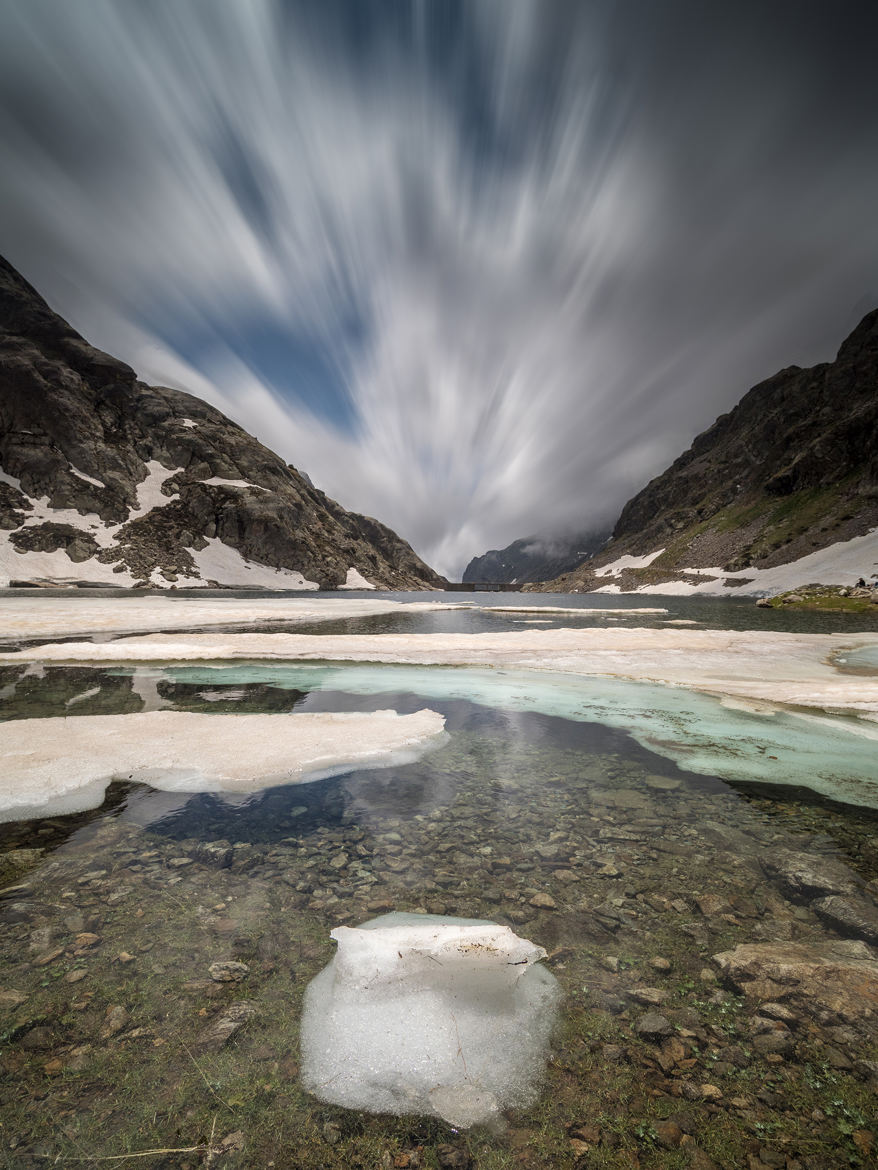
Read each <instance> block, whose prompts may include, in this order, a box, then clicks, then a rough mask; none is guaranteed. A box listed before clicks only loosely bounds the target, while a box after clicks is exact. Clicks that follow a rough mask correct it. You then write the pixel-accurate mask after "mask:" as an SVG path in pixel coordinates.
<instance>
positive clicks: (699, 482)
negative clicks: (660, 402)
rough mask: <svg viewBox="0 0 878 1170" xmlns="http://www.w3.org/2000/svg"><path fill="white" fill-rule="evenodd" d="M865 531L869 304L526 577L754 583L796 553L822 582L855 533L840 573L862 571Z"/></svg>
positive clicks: (877, 451) (877, 361) (877, 314)
mask: <svg viewBox="0 0 878 1170" xmlns="http://www.w3.org/2000/svg"><path fill="white" fill-rule="evenodd" d="M876 529H878V309H875V310H873V311H872V312H870V313H867V314H866V316H865V317H864V318H863V319H862V321H860V323H859V325H857V326H856V328H855V329H854V330H853V332H852V333H851V334H850V335H849V336H848V337H847V338H846V339H845V341H843V342H842V344H841V346H840V348H839V350H838V354H837V356H836V358H835V359H834V361H831V362H822V363H820V364H819V365H816V366H812V367H809V368H804V369H803V368H800V367H798V366H788V367H786V368H785V369H783V370H780V371H779V372H778V373H777V374H774V375H773V376H772V377H770V378H767V379H765V380H764V381H763V382H760V383H759V384H757V385H756V386H754V387H753V388H752V389H751V390H749V391H748V392H747V393H746V394H745V395H744V396H743V397H742V399H741V400H740V402H739V403H738V404H737V406H735V407H734V408H733V409H732V410H731V411H729V412H727V413H726V414H723V415H721V416H720V417H719V418H718V419H717V420H716V421H715V422H714V423H713V424H712V426H710V427H708V428H707V430H705V431H704V432H702V433H701V434H700V435H698V436H697V437H696V438H695V439H694V440H693V442H692V444H691V446H690V447H689V448H688V450H686V451H685V452H683V454H681V455H680V456H679V457H678V458H677V459H676V460H674V462H673V463H672V464H671V465H670V467H668V468H667V469H666V470H665V471H664V472H662V473H661V475H658V476H656V477H655V478H654V479H652V480H651V481H650V482H649V483H648V484H647V485H646V486H645V487H644V488H643V489H642V490H641V491H640V492H638V493H637V494H636V495H635V496H633V497H632V499H630V500H629V501H628V503H627V504H626V505H625V507H624V508H623V509H622V512H621V514H620V516H619V519H618V521H617V522H616V525H615V527H614V529H613V537H612V540H611V541H610V542H609V543H608V545H607V546H606V548H604V549H602V550H601V551H600V552H599V553H598V554H596V555H595V556H593V557H592V558H591V559H590V560H589V561H587V562H585V564H583V565H581V566H580V567H579V568H577V569H574V570H572V571H571V572H568V573H565V574H562V575H560V576H559V577H557V578H555V579H553V580H551V581H546V582H543V583H541V584H540V585H537V586H531V587H530V588H534V589H539V590H545V591H549V590H551V591H553V592H554V591H567V590H576V591H586V590H591V589H602V590H604V591H607V590H623V591H634V590H643V589H647V590H650V591H655V592H659V591H660V588H659V587H660V586H663V585H664V586H666V587H668V590H667V591H670V592H685V591H687V587H688V589H689V590H694V589H698V590H699V591H701V592H724V591H728V590H744V591H746V590H747V588H748V587H749V586H752V587H753V588H754V590H756V591H758V590H760V588H761V587H762V586H763V585H764V586H766V587H767V588H769V589H771V588H774V582H775V579H777V580H779V579H780V576H781V574H780V573H779V570H780V569H781V568H782V567H783V566H789V567H790V569H791V570H792V568H793V566H794V565H795V564H796V563H797V562H799V563H800V565H801V571H802V572H804V573H806V574H807V572H808V571H813V572H818V571H819V572H821V573H823V577H815V578H813V579H814V580H825V579H826V574H827V573H831V572H832V571H833V568H832V565H833V563H838V564H840V563H841V562H840V561H839V560H838V557H836V559H835V562H833V559H832V556H831V555H830V550H831V549H832V547H833V546H836V545H839V546H841V545H845V544H851V542H857V541H858V542H859V543H857V544H853V545H851V553H852V555H855V556H856V555H861V556H862V562H863V563H862V567H861V569H860V570H859V571H857V570H854V569H850V570H848V569H844V570H842V569H838V570H837V571H838V572H842V573H844V574H846V575H848V576H850V575H851V574H853V575H854V576H860V575H863V576H868V575H870V572H873V571H874V570H875V568H876V567H878V566H876V565H875V563H874V562H875V561H876V560H878V542H876V549H875V550H874V553H872V552H870V551H869V549H870V548H871V543H870V542H871V537H870V540H869V541H866V542H865V543H864V542H863V540H862V538H866V537H869V534H871V533H873V532H875V531H876ZM867 546H868V547H867ZM819 553H826V554H827V555H825V556H823V557H818V556H817V554H819ZM839 555H840V554H839ZM619 562H621V563H619ZM638 562H639V563H638ZM821 565H822V566H824V567H819V568H818V566H821ZM772 571H774V572H773V576H772V575H771V573H772ZM793 575H795V574H793ZM805 580H809V578H808V577H807V576H806V577H805ZM798 583H805V582H804V581H801V582H800V581H797V580H791V581H790V585H795V584H798ZM826 583H844V582H835V581H831V580H830V581H826Z"/></svg>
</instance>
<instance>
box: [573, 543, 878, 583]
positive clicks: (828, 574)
mask: <svg viewBox="0 0 878 1170" xmlns="http://www.w3.org/2000/svg"><path fill="white" fill-rule="evenodd" d="M664 551H665V550H664V549H663V548H660V549H656V551H655V552H653V553H649V554H648V556H645V557H620V558H619V559H618V560H617V561H614V562H613V563H612V564H610V565H604V567H603V568H602V569H597V570H596V576H598V577H608V576H613V575H614V574H615V573H617V572H620V571H621V570H622V569H626V568H629V569H634V568H643V567H645V566H646V565H650V564H652V562H653V561H655V560H656V559H657V558H658V557H660V556H661V554H662V553H663V552H664ZM680 572H682V573H687V574H689V575H692V576H699V577H704V580H703V581H702V582H698V583H692V582H689V581H673V580H668V581H663V582H661V581H660V582H659V583H658V584H656V585H642V586H641V587H640V588H639V589H631V590H624V592H627V593H648V594H649V593H654V594H663V595H664V596H666V597H674V596H676V597H690V596H692V595H693V594H702V595H703V596H707V597H720V596H723V595H726V596H727V595H729V594H735V595H738V596H744V597H747V596H757V595H773V594H776V593H785V592H786V591H787V590H788V589H796V588H798V587H799V586H802V585H853V584H854V583H855V582H856V581H857V579H858V578H860V577H863V578H865V579H866V580H867V581H868V580H869V579H870V578H874V577H876V576H878V528H873V529H872V531H871V532H867V533H866V534H865V535H863V536H855V537H853V539H851V540H840V541H838V542H837V543H836V544H831V545H828V546H827V547H826V548H821V549H818V550H817V551H816V552H813V553H809V554H808V555H807V556H806V557H800V558H799V560H797V561H791V562H790V563H789V564H786V565H777V566H775V567H774V568H773V569H742V570H741V571H740V572H737V573H728V572H726V571H725V569H721V568H719V567H718V566H717V567H714V568H708V569H705V568H700V569H681V570H680ZM728 581H743V582H745V584H743V585H728V584H726V582H728ZM594 592H595V593H621V592H623V590H622V589H621V588H620V587H619V586H618V585H615V584H612V583H609V584H607V585H602V586H600V588H598V589H596V590H595V591H594Z"/></svg>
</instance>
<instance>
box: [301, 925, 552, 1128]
mask: <svg viewBox="0 0 878 1170" xmlns="http://www.w3.org/2000/svg"><path fill="white" fill-rule="evenodd" d="M331 936H332V938H334V939H335V940H336V941H337V943H338V951H337V952H336V954H335V957H334V958H333V959H332V961H331V962H330V963H329V965H328V966H327V967H326V968H324V970H323V971H321V972H320V974H319V975H317V976H316V978H315V979H313V980H312V981H311V983H310V984H309V986H308V989H307V992H306V994H305V1005H304V1013H303V1018H302V1032H301V1042H302V1055H303V1067H302V1083H303V1084H304V1086H305V1088H306V1089H308V1090H309V1092H312V1093H313V1094H314V1095H315V1096H316V1097H319V1098H320V1099H321V1100H323V1101H328V1102H331V1103H333V1104H336V1105H344V1106H346V1107H347V1108H349V1109H361V1110H366V1111H368V1112H371V1113H395V1114H402V1113H424V1114H433V1115H436V1116H439V1117H442V1118H444V1120H445V1121H447V1122H449V1123H450V1124H452V1125H456V1126H462V1127H466V1126H471V1125H476V1124H481V1123H488V1122H491V1121H492V1120H494V1119H496V1118H497V1116H498V1114H499V1112H500V1111H501V1110H502V1109H505V1108H507V1107H510V1106H520V1105H526V1104H528V1103H530V1102H531V1101H532V1100H533V1099H534V1097H535V1096H536V1093H537V1090H538V1087H539V1082H540V1078H541V1076H542V1072H543V1068H544V1065H545V1060H546V1055H547V1050H548V1043H549V1037H550V1034H551V1031H552V1027H553V1024H554V1021H555V1017H556V1013H557V1006H558V1002H559V999H560V991H559V988H558V985H557V983H556V981H555V979H554V977H553V976H552V975H551V974H550V973H549V972H548V971H547V970H546V969H545V968H544V967H541V966H538V965H537V963H538V961H539V960H540V959H542V958H544V957H545V954H546V952H545V951H544V950H543V949H542V947H538V946H535V945H534V944H533V943H530V942H528V941H527V940H526V939H522V938H519V937H518V936H517V935H515V934H514V933H513V932H512V931H511V930H510V929H509V927H507V926H497V925H496V924H494V923H491V922H484V921H478V920H473V919H463V918H444V917H438V916H434V915H427V914H399V913H396V914H386V915H383V916H382V917H381V918H376V919H373V920H372V921H371V922H367V923H365V924H364V925H363V926H360V927H356V928H352V927H345V926H342V927H337V928H336V929H335V930H333V931H332V935H331Z"/></svg>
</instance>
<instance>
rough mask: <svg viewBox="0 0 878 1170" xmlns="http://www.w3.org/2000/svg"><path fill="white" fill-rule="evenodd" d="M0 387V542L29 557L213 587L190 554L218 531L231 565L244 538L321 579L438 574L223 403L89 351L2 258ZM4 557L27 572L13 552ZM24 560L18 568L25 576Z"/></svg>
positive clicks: (270, 559)
mask: <svg viewBox="0 0 878 1170" xmlns="http://www.w3.org/2000/svg"><path fill="white" fill-rule="evenodd" d="M0 385H2V393H0V468H2V472H3V475H2V477H0V540H5V539H8V541H9V543H10V545H11V547H12V548H13V549H15V550H17V551H19V552H21V553H22V554H24V553H27V552H43V553H53V552H55V553H56V554H57V550H64V551H65V552H66V553H67V556H68V557H69V559H70V561H72V562H74V563H75V564H83V563H85V562H88V563H89V564H90V565H91V566H95V565H97V564H101V565H104V566H106V570H105V572H106V573H107V574H112V573H115V574H117V577H118V579H119V581H120V583H123V584H125V583H129V584H130V583H133V582H136V581H147V580H151V581H152V583H153V584H159V585H162V584H167V583H173V582H174V581H175V580H176V579H177V578H178V577H182V578H183V579H185V578H196V579H199V578H200V579H201V580H203V581H204V583H205V584H207V583H208V582H209V580H210V579H211V577H210V574H209V573H202V572H200V571H199V569H198V567H197V565H196V561H195V559H194V557H193V553H197V552H199V551H201V550H204V549H206V548H208V545H209V542H210V543H211V546H212V548H213V551H214V552H216V551H217V547H216V545H215V544H213V542H217V541H218V542H221V544H222V545H225V546H227V549H226V550H222V549H219V552H220V553H222V554H223V555H222V556H221V557H220V560H221V561H223V560H225V561H229V559H230V558H229V553H228V550H229V549H231V550H236V552H237V553H239V554H240V556H241V557H243V558H245V559H246V560H247V561H250V562H254V563H255V564H256V565H257V566H268V568H269V569H281V570H289V571H292V572H294V573H301V574H302V575H303V576H304V578H305V579H306V580H308V581H311V582H316V583H317V584H319V585H320V586H322V587H324V588H335V587H338V586H340V585H343V584H344V583H345V580H346V577H347V574H348V570H349V569H351V568H354V569H356V570H357V571H358V572H359V573H360V574H361V575H362V576H363V577H364V578H365V579H366V580H368V581H369V582H371V583H372V584H375V585H377V586H379V587H383V588H395V589H424V588H441V587H442V585H443V584H444V580H443V578H441V577H439V576H438V574H436V573H434V572H433V570H432V569H430V568H429V567H428V566H427V565H425V564H424V563H423V561H421V560H420V559H419V558H418V557H417V556H416V555H415V553H414V552H413V551H412V549H411V548H410V547H409V545H408V544H406V543H405V541H403V540H401V539H400V538H399V537H398V536H397V535H396V534H395V533H394V532H392V531H391V530H390V529H389V528H387V527H386V526H385V525H383V524H380V523H379V522H378V521H377V520H372V519H370V518H369V517H366V516H360V515H357V514H356V513H353V512H347V511H346V510H345V509H344V508H342V507H341V506H340V505H339V504H337V503H335V501H333V500H331V499H329V498H328V497H327V496H326V495H325V494H324V493H323V492H321V491H319V490H318V489H316V488H315V487H313V485H312V484H311V482H310V480H308V479H307V478H306V477H305V476H303V475H301V474H300V473H299V472H298V471H296V469H295V468H293V467H289V466H287V465H286V464H285V463H284V462H283V460H282V459H280V458H279V456H277V455H275V454H274V452H272V451H270V450H268V448H267V447H263V446H262V444H261V443H259V442H258V441H257V440H256V439H254V438H253V436H252V435H249V434H247V432H246V431H244V430H243V429H242V428H241V427H239V426H237V425H236V424H235V423H233V422H232V421H231V420H230V419H228V418H226V417H225V416H224V415H223V414H221V413H220V412H219V411H218V410H215V409H214V408H213V407H211V406H209V405H208V404H207V403H205V402H202V401H201V400H200V399H198V398H195V397H193V396H192V395H189V394H184V393H182V392H180V391H178V390H171V389H168V388H166V387H162V386H147V385H145V384H144V383H142V382H139V381H138V380H137V378H136V375H135V373H134V371H133V370H132V369H131V368H130V367H129V366H127V365H125V363H124V362H121V361H118V360H117V359H116V358H113V357H110V356H109V355H108V354H105V353H102V352H101V351H100V350H97V349H94V348H93V347H92V346H90V345H89V344H88V342H86V341H85V340H83V338H81V337H80V336H79V334H77V333H76V332H75V331H74V330H73V329H72V328H71V327H70V326H69V325H68V324H67V323H66V322H65V321H63V320H62V319H61V318H60V317H59V316H58V315H57V314H55V313H53V312H52V310H51V309H50V308H49V306H48V305H47V304H46V303H45V301H43V300H42V298H41V297H40V296H39V294H38V293H37V292H36V291H35V290H34V289H33V288H32V287H31V286H30V285H29V284H28V283H27V282H26V281H25V280H24V279H23V278H22V277H21V276H20V275H19V274H18V273H17V272H16V271H15V270H14V269H13V268H12V267H11V266H10V265H9V264H8V263H7V262H6V261H5V260H2V259H0ZM169 472H172V473H173V474H170V475H169V474H168V473H169ZM150 474H152V479H150ZM211 480H225V481H229V482H226V483H211V482H206V481H211ZM145 483H153V484H154V485H155V486H154V489H153V490H152V491H151V492H150V493H148V494H146V503H147V505H148V507H144V506H143V503H144V501H142V500H141V501H140V502H139V501H138V490H137V489H138V485H143V484H145ZM62 511H63V514H60V515H59V514H57V513H59V512H62ZM80 518H81V519H80ZM5 533H9V536H8V537H6V536H5ZM231 561H232V562H235V563H237V561H236V558H235V555H234V553H232V554H231ZM6 563H7V565H9V566H11V567H14V568H16V569H17V566H16V563H15V556H14V554H10V555H7V556H6ZM26 565H27V558H26V557H25V556H24V555H23V556H22V558H21V569H20V570H19V571H16V572H15V573H12V572H11V571H10V573H9V575H10V576H15V577H19V578H25V579H26V578H27V577H28V575H29V574H28V570H27V568H26V567H25V566H26ZM71 575H75V574H71ZM215 579H216V581H217V583H218V584H229V583H243V582H232V581H229V580H224V579H223V576H222V573H221V572H220V571H217V573H216V576H215ZM277 584H278V586H279V587H284V586H288V585H289V584H291V580H290V579H289V578H287V579H286V580H284V579H282V578H279V579H278V581H277Z"/></svg>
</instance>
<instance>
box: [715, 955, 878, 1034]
mask: <svg viewBox="0 0 878 1170" xmlns="http://www.w3.org/2000/svg"><path fill="white" fill-rule="evenodd" d="M713 961H714V963H716V965H717V966H718V967H719V969H720V972H721V973H722V975H723V977H724V978H725V980H726V981H727V982H728V983H730V984H731V985H732V986H733V987H734V988H735V989H736V990H737V991H739V992H740V993H741V994H743V995H745V996H746V997H747V998H748V999H750V1000H755V1001H756V1002H761V1001H763V1000H771V1001H773V1002H776V1001H778V1000H796V1001H799V1002H801V1003H802V1004H803V1005H804V1006H805V1007H807V1008H808V1009H809V1010H812V1011H813V1010H815V1009H822V1010H823V1011H824V1012H829V1013H833V1014H835V1015H838V1016H840V1017H841V1018H842V1019H844V1020H845V1021H847V1022H853V1021H862V1020H868V1019H872V1018H873V1017H876V1016H878V959H876V958H875V955H874V953H873V952H872V951H871V950H870V949H869V947H867V946H866V944H865V943H863V942H859V941H851V940H832V941H827V942H816V943H743V944H741V945H739V946H736V947H735V948H734V950H731V951H723V952H722V953H721V954H718V955H714V956H713Z"/></svg>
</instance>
